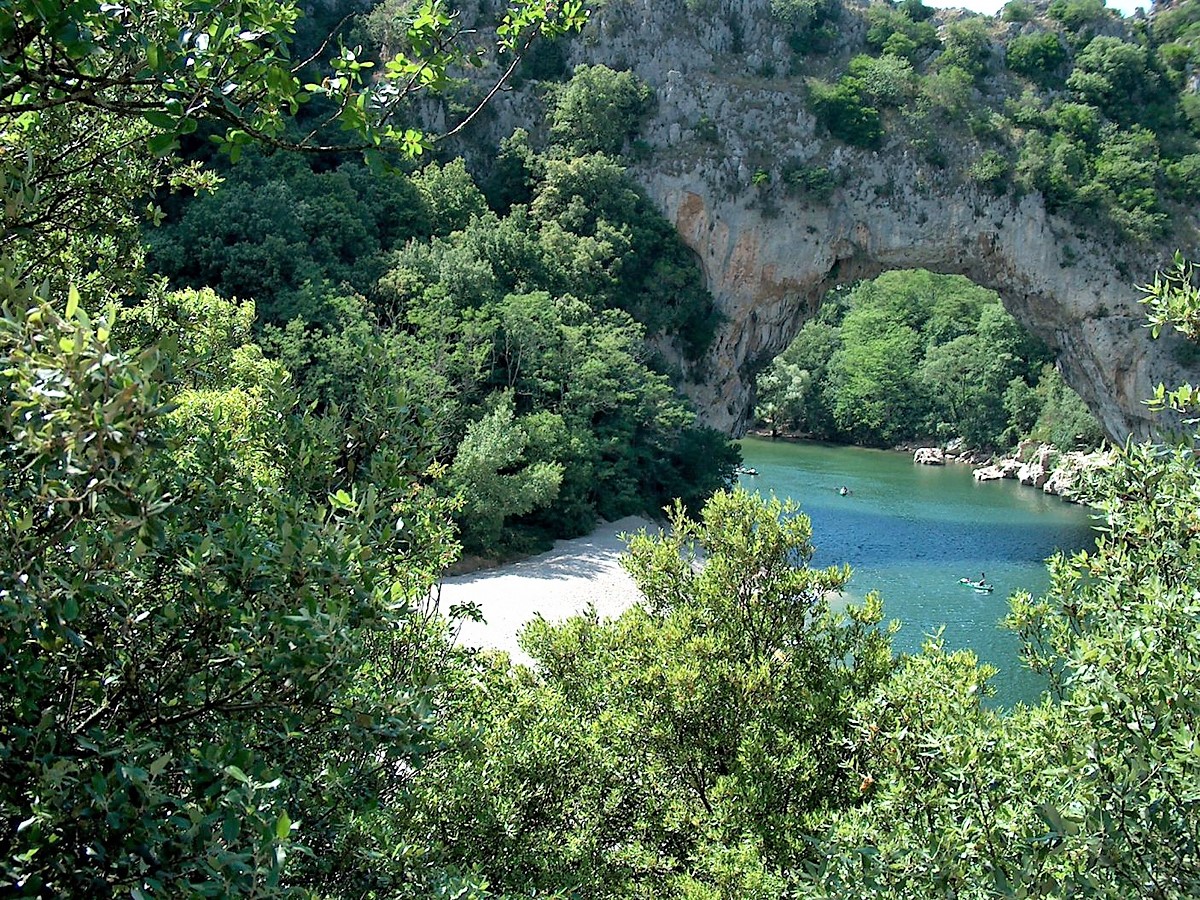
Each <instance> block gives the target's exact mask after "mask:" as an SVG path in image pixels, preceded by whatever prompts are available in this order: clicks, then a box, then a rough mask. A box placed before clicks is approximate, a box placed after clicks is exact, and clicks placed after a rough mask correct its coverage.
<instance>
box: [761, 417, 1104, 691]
mask: <svg viewBox="0 0 1200 900" xmlns="http://www.w3.org/2000/svg"><path fill="white" fill-rule="evenodd" d="M741 446H742V455H743V457H744V465H745V466H747V467H748V468H753V469H755V470H757V472H758V474H757V476H743V477H742V478H741V483H742V485H743V486H744V487H746V488H747V489H749V490H755V491H759V492H761V493H763V494H770V493H772V492H773V493H775V494H776V495H777V496H779V497H780V498H783V497H790V498H792V499H793V500H795V501H796V502H797V503H798V504H799V505H800V507H801V509H802V510H803V512H804V513H805V514H807V515H808V516H809V517H810V518H811V519H812V523H813V543H814V544H815V545H816V554H815V556H814V557H813V565H814V566H828V565H833V564H835V563H839V564H840V563H849V564H850V565H851V567H852V568H853V570H854V575H853V577H852V578H851V581H850V584H849V586H848V590H847V593H848V595H849V596H850V597H851V598H852V599H853V598H861V597H862V596H863V595H864V594H866V593H867V592H868V591H871V590H877V591H879V593H880V595H881V596H882V597H883V602H884V615H885V618H887V619H899V620H900V622H901V623H902V627H901V629H900V632H899V634H897V635H896V639H895V647H896V649H897V650H900V651H903V652H913V651H916V650H918V649H920V646H921V644H922V643H923V642H924V639H925V636H926V635H927V634H931V633H933V632H934V631H935V630H936V629H937V628H939V627H944V629H945V630H944V632H943V636H944V639H945V643H946V646H947V647H949V648H960V647H969V648H971V649H972V650H974V651H975V652H976V654H977V655H978V656H979V658H980V659H981V660H983V661H985V662H988V663H991V664H992V665H993V666H995V667H996V668H997V669H999V670H1000V671H999V674H998V675H997V676H996V677H995V679H993V685H994V687H995V688H996V698H995V702H997V703H999V704H1003V705H1010V704H1012V703H1015V702H1018V701H1034V700H1036V699H1037V697H1038V695H1039V694H1040V693H1041V690H1042V682H1041V680H1040V679H1039V678H1038V677H1037V676H1036V675H1034V674H1033V673H1032V672H1030V671H1029V670H1028V669H1026V668H1024V666H1022V665H1021V663H1020V660H1019V659H1018V656H1017V650H1018V645H1019V644H1018V641H1017V638H1016V636H1015V635H1013V634H1011V633H1010V632H1008V631H1006V630H1004V629H1003V628H1002V627H1001V624H1000V620H1001V619H1002V618H1003V617H1004V615H1005V613H1006V611H1007V602H1006V601H1007V598H1008V596H1009V595H1010V594H1011V593H1013V592H1015V591H1018V590H1027V591H1030V592H1031V593H1033V594H1034V595H1037V594H1039V593H1042V592H1043V591H1044V590H1045V589H1046V587H1047V585H1048V583H1049V578H1048V576H1047V573H1046V569H1045V565H1044V563H1043V561H1044V560H1045V558H1046V557H1048V556H1050V555H1052V554H1053V553H1054V552H1055V551H1056V550H1060V549H1061V550H1066V551H1071V550H1079V549H1082V548H1084V547H1090V546H1092V544H1093V542H1094V540H1095V531H1094V530H1093V527H1092V526H1093V520H1092V517H1091V513H1090V511H1089V510H1088V509H1087V508H1086V507H1082V506H1077V505H1075V504H1071V503H1065V502H1063V501H1062V500H1060V499H1059V498H1058V497H1052V496H1049V495H1047V494H1044V493H1043V492H1042V491H1038V490H1035V489H1033V488H1030V487H1025V486H1023V485H1019V484H1017V483H1016V482H1015V481H1000V482H996V481H993V482H986V483H979V482H976V481H975V479H974V478H973V477H972V475H971V469H970V468H969V467H967V466H957V465H951V466H919V465H915V464H914V463H913V461H912V456H911V455H910V454H907V453H896V452H890V451H883V450H865V449H862V448H858V447H841V446H830V445H826V444H816V443H807V442H805V443H793V442H788V441H770V440H766V439H761V438H746V439H744V440H743V441H742V442H741ZM843 485H844V486H845V487H847V488H848V489H849V491H850V493H849V494H848V495H846V496H842V495H841V494H840V493H839V489H840V488H841V487H842V486H843ZM980 573H986V574H987V580H988V582H989V583H991V584H993V585H995V591H994V592H993V593H991V594H980V593H976V592H975V591H973V590H971V589H970V588H968V587H966V586H964V585H961V584H959V578H962V577H964V576H966V577H971V578H978V577H979V575H980Z"/></svg>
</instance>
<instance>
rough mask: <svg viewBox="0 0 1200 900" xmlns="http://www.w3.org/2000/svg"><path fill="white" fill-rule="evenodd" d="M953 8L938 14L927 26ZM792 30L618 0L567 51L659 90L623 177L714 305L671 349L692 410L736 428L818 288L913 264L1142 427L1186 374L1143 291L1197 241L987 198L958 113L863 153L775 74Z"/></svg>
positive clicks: (849, 25) (503, 119)
mask: <svg viewBox="0 0 1200 900" xmlns="http://www.w3.org/2000/svg"><path fill="white" fill-rule="evenodd" d="M693 8H697V7H696V6H695V5H693ZM958 15H960V14H959V13H957V12H954V11H950V12H939V13H938V17H937V18H935V19H934V22H935V23H938V24H941V25H943V26H944V25H945V23H946V22H948V21H953V19H954V18H955V17H956V16H958ZM838 25H839V29H841V35H840V38H839V40H840V41H842V42H843V43H844V44H845V47H846V49H845V51H844V52H842V53H841V55H840V56H839V54H838V53H836V52H835V53H831V54H828V55H826V56H824V57H823V59H824V62H821V61H820V60H818V61H817V63H816V64H817V65H818V66H820V65H826V66H827V67H828V71H829V73H830V77H832V76H833V75H834V74H835V73H836V71H837V67H838V66H842V67H844V65H845V61H846V58H847V56H848V55H849V54H850V53H852V52H857V51H856V50H855V49H854V47H855V44H856V42H858V43H859V44H861V39H862V34H861V32H862V30H863V29H864V28H865V24H864V23H863V22H862V20H861V19H854V18H853V17H847V16H844V17H843V19H842V20H841V21H840V22H839V23H838ZM996 27H1005V26H999V25H998V23H997V26H996ZM1007 27H1011V28H1016V29H1019V28H1020V26H1019V25H1013V26H1007ZM786 36H787V33H786V31H785V30H784V29H782V28H781V27H780V25H779V24H778V22H776V21H775V20H774V19H773V18H772V17H771V15H770V11H769V8H768V4H767V0H733V2H721V3H719V4H717V3H710V4H709V5H708V6H707V7H704V9H703V10H702V11H700V12H689V9H688V6H685V4H684V2H683V0H655V2H651V0H632V2H623V0H614V2H610V3H608V4H607V5H604V6H602V7H601V8H599V9H598V10H597V11H596V12H595V13H594V15H593V18H592V21H591V22H590V24H589V25H588V26H587V29H586V30H585V33H584V34H583V35H582V36H581V38H578V39H576V40H574V41H572V42H571V45H570V49H569V51H568V55H569V61H570V63H571V64H572V65H573V64H576V63H580V62H588V63H604V64H606V65H609V66H611V67H612V68H617V69H621V68H628V69H631V70H632V71H634V72H635V73H637V75H638V76H639V77H641V78H642V79H643V80H644V81H646V82H647V83H648V84H650V85H651V86H652V87H653V88H654V89H655V91H656V93H657V99H658V102H657V106H656V110H655V112H654V113H653V115H652V117H651V118H650V120H649V121H647V122H645V123H644V124H643V126H642V128H641V129H640V131H639V138H640V139H641V141H640V142H639V144H638V145H637V147H636V152H635V153H634V154H633V158H634V160H635V161H634V162H633V163H632V164H631V171H632V173H633V174H634V175H635V177H636V178H637V179H638V180H639V181H640V182H641V184H642V185H643V186H644V188H645V190H646V191H647V192H648V194H649V195H650V197H651V198H652V199H653V200H654V201H655V202H656V203H657V204H658V205H659V207H660V208H661V209H662V210H663V212H664V213H665V215H666V216H667V217H668V218H669V219H670V220H671V221H672V222H674V223H675V225H676V227H677V228H678V230H679V233H680V235H681V236H682V238H683V240H684V241H685V242H686V243H687V244H688V245H689V246H690V247H691V248H692V249H693V250H694V251H695V253H696V255H697V257H698V259H699V262H700V265H701V266H702V267H703V271H704V273H705V276H706V278H707V282H708V285H709V287H710V289H711V291H712V293H713V295H714V297H715V299H716V302H717V304H718V305H719V308H720V310H721V312H722V313H723V315H724V321H723V323H722V325H721V327H720V329H719V332H718V335H717V338H716V340H715V342H714V344H713V346H712V349H711V351H710V353H709V354H708V357H707V358H706V359H704V360H702V361H701V362H700V363H699V364H696V365H692V366H685V365H684V363H683V362H682V360H681V359H679V358H678V354H676V361H677V362H678V363H679V365H680V368H681V370H682V371H684V372H685V384H684V388H685V390H686V391H687V392H688V393H689V395H690V396H691V397H692V398H693V399H694V401H695V402H696V404H697V405H698V407H699V409H700V410H701V415H702V417H703V418H704V420H705V421H707V422H708V423H709V424H711V425H713V426H714V427H716V428H719V429H722V430H725V431H727V432H730V433H732V434H740V433H742V432H743V431H744V429H745V428H746V426H747V424H748V420H749V416H750V415H751V412H752V410H753V381H754V376H755V373H756V372H757V371H758V370H759V369H760V368H762V367H763V366H765V365H766V364H767V363H768V362H770V360H771V359H772V358H773V357H774V356H775V355H776V354H778V353H779V352H780V351H782V350H783V349H784V348H785V347H787V345H788V344H789V342H790V341H791V340H792V338H793V337H794V336H795V334H796V332H797V331H798V329H799V328H800V326H801V325H802V324H803V323H804V321H806V320H807V318H809V317H810V316H811V315H812V314H813V313H814V312H815V311H816V309H817V308H818V307H819V305H820V303H821V300H822V297H823V296H824V294H825V293H826V292H827V291H829V290H831V289H836V288H837V287H838V286H840V285H845V284H848V283H851V282H853V281H855V280H857V279H860V278H868V277H872V276H874V275H877V274H879V273H881V272H883V271H886V270H889V269H897V268H915V267H923V268H927V269H930V270H931V271H935V272H940V273H946V274H962V275H965V276H967V277H969V278H971V279H972V280H973V281H975V282H977V283H978V284H981V285H983V286H986V287H989V288H992V289H994V290H996V291H997V292H998V293H999V294H1000V296H1001V298H1002V299H1003V302H1004V305H1005V307H1006V308H1007V309H1008V310H1009V312H1010V313H1012V314H1013V316H1014V317H1015V318H1017V319H1018V320H1019V321H1020V322H1021V323H1023V324H1024V325H1025V326H1026V327H1027V328H1029V329H1030V330H1031V331H1032V332H1033V333H1035V334H1037V335H1038V336H1040V337H1041V338H1042V339H1043V340H1044V341H1045V342H1046V343H1047V344H1048V345H1049V346H1050V347H1051V348H1052V350H1053V351H1054V352H1055V354H1056V356H1057V359H1058V364H1059V365H1060V367H1061V369H1062V371H1063V374H1064V377H1065V378H1066V380H1067V382H1068V383H1069V384H1071V385H1072V386H1073V387H1074V388H1075V389H1076V390H1077V391H1078V392H1079V393H1080V394H1081V396H1082V397H1083V399H1084V400H1085V402H1086V403H1087V404H1088V406H1089V407H1090V408H1091V409H1092V410H1093V411H1094V412H1095V414H1096V415H1097V417H1098V418H1099V419H1100V421H1101V423H1102V424H1103V426H1104V427H1105V429H1106V430H1107V431H1108V433H1109V434H1110V435H1111V436H1112V437H1114V438H1116V439H1118V440H1120V439H1123V438H1124V437H1125V436H1127V435H1129V434H1134V435H1138V436H1144V435H1147V434H1150V433H1152V432H1153V431H1154V430H1155V426H1156V420H1155V419H1154V418H1153V417H1152V416H1151V415H1150V413H1149V412H1148V410H1147V408H1146V406H1145V405H1144V403H1143V401H1144V399H1145V398H1146V397H1148V396H1149V395H1150V394H1151V393H1152V392H1153V389H1154V386H1155V385H1156V384H1158V383H1159V382H1166V383H1167V384H1174V383H1177V382H1182V381H1185V380H1187V379H1188V377H1189V372H1188V371H1186V370H1185V367H1184V366H1183V365H1182V364H1181V363H1180V362H1179V360H1180V359H1182V358H1185V357H1184V355H1183V354H1181V353H1179V349H1180V341H1179V340H1178V339H1176V338H1173V337H1170V336H1164V337H1163V338H1162V339H1160V340H1158V341H1153V340H1151V337H1150V334H1149V330H1148V329H1147V328H1145V327H1144V323H1145V315H1144V312H1143V310H1142V308H1141V307H1140V305H1139V304H1138V302H1137V297H1138V296H1139V294H1138V291H1137V290H1136V287H1135V285H1138V284H1144V283H1146V282H1148V281H1150V280H1152V278H1153V275H1154V273H1155V271H1156V270H1158V269H1159V268H1162V267H1163V266H1164V265H1165V264H1166V263H1167V262H1168V261H1169V259H1170V255H1171V253H1172V252H1173V251H1174V250H1175V249H1176V247H1177V246H1178V245H1180V244H1182V245H1184V246H1183V249H1184V250H1185V252H1186V251H1187V250H1188V249H1190V248H1189V245H1190V244H1193V243H1194V241H1193V240H1192V239H1191V238H1190V237H1187V236H1185V237H1176V238H1175V239H1173V242H1172V243H1171V244H1170V245H1168V246H1161V247H1155V248H1148V247H1144V246H1143V247H1138V246H1135V245H1132V244H1130V243H1128V242H1125V241H1121V240H1119V239H1118V238H1116V237H1115V236H1113V235H1112V234H1111V233H1108V234H1106V233H1105V231H1104V230H1103V229H1101V228H1089V227H1088V226H1087V225H1086V224H1083V225H1081V224H1080V223H1079V222H1078V220H1076V221H1068V220H1067V219H1065V218H1061V217H1058V216H1055V215H1052V214H1051V213H1049V212H1048V211H1047V209H1046V206H1045V203H1044V202H1043V199H1042V197H1041V195H1040V194H1038V193H1036V192H1032V193H1024V194H1023V195H1019V194H1017V193H1016V192H1014V191H1012V190H1009V191H1007V192H1006V193H1002V194H1000V195H997V194H996V193H994V192H993V191H992V190H989V189H988V188H987V187H985V186H982V185H980V184H979V183H978V182H977V181H975V180H972V179H971V178H970V177H968V171H969V169H970V166H971V164H972V163H973V162H974V161H975V160H976V159H977V158H978V157H979V155H980V154H981V153H982V152H983V147H982V145H980V144H978V143H977V142H975V141H974V139H973V138H972V137H971V133H970V132H969V131H968V130H967V129H966V128H965V127H959V128H954V127H952V125H953V123H949V126H950V127H947V129H946V132H945V134H944V135H938V136H936V138H935V139H936V140H937V141H939V142H940V145H939V146H938V148H937V152H936V153H930V152H928V146H929V138H930V136H929V135H923V136H922V137H923V138H924V139H925V140H924V141H923V143H922V146H923V147H924V148H926V149H925V150H923V151H921V152H918V150H917V149H916V146H915V144H914V141H913V137H914V135H913V134H911V132H909V133H906V132H905V131H904V129H903V127H894V126H893V123H891V122H889V123H888V127H887V129H886V130H885V136H884V139H883V142H882V145H881V146H880V147H879V148H878V149H874V150H866V149H860V148H856V147H852V146H849V145H847V144H845V143H843V142H841V141H838V140H836V139H834V138H832V137H830V136H829V135H828V133H825V132H824V129H822V128H821V127H820V126H818V124H817V122H816V120H815V118H814V116H813V115H812V113H811V112H810V111H809V110H808V109H807V108H806V104H805V86H804V84H805V83H804V78H803V77H801V76H798V75H789V74H786V73H787V72H788V58H789V56H790V52H791V51H789V48H788V46H787V43H786ZM860 49H861V48H860ZM1000 69H1003V66H1002V65H1001V66H1000ZM810 71H811V70H810ZM781 72H782V73H785V74H779V73H781ZM539 115H540V116H541V117H542V119H544V116H545V113H544V112H542V111H539V109H538V100H537V99H536V96H535V94H534V93H532V92H528V91H526V92H515V93H514V94H512V95H510V96H509V97H508V98H507V100H506V101H505V103H503V104H502V105H501V107H500V115H499V117H498V122H497V124H498V126H499V127H500V128H501V129H503V128H508V127H510V126H511V125H513V124H526V123H529V122H531V121H537V117H538V116H539ZM931 159H932V160H933V161H931ZM785 161H788V163H789V164H791V165H793V166H795V165H805V166H811V167H821V168H824V169H826V170H827V171H828V173H829V176H830V180H831V183H832V184H833V189H832V191H831V192H822V193H821V194H819V195H817V194H814V193H813V192H805V191H803V190H801V191H791V190H789V189H788V186H787V185H786V184H785V183H784V179H783V178H782V177H781V166H782V165H783V164H784V162H785ZM1177 233H1179V229H1177ZM1194 233H1195V232H1194V230H1188V231H1187V235H1194ZM664 350H665V351H666V352H667V353H668V354H670V352H671V351H670V348H664ZM1191 377H1192V379H1193V380H1194V379H1195V374H1194V373H1192V375H1191Z"/></svg>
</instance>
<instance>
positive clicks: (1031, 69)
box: [1004, 31, 1067, 83]
mask: <svg viewBox="0 0 1200 900" xmlns="http://www.w3.org/2000/svg"><path fill="white" fill-rule="evenodd" d="M1066 58H1067V51H1066V48H1065V47H1063V45H1062V43H1061V42H1060V41H1059V39H1058V35H1057V34H1055V33H1054V32H1051V31H1043V32H1041V33H1040V34H1022V35H1018V36H1017V37H1015V38H1013V39H1012V40H1011V41H1009V42H1008V49H1007V50H1006V51H1005V54H1004V61H1005V63H1006V64H1007V65H1008V67H1009V68H1010V69H1012V70H1013V71H1014V72H1016V73H1017V74H1018V75H1024V76H1026V77H1027V78H1032V79H1033V80H1034V81H1037V82H1039V83H1045V82H1046V81H1047V80H1049V78H1050V76H1051V75H1052V74H1053V73H1054V71H1055V70H1056V69H1057V68H1058V67H1059V66H1061V65H1062V64H1063V62H1065V61H1066Z"/></svg>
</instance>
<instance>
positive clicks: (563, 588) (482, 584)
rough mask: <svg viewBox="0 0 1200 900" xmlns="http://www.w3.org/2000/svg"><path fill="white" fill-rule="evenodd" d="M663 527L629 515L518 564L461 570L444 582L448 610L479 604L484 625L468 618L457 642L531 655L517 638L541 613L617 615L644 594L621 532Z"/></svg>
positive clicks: (553, 616) (521, 657) (520, 658)
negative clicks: (629, 567)
mask: <svg viewBox="0 0 1200 900" xmlns="http://www.w3.org/2000/svg"><path fill="white" fill-rule="evenodd" d="M643 528H645V529H646V530H647V531H650V532H653V531H657V530H658V526H657V525H654V524H653V523H651V522H650V521H649V520H647V519H643V518H640V517H638V516H627V517H626V518H624V519H620V520H618V521H616V522H609V523H607V524H604V525H601V526H600V527H599V528H597V529H596V530H595V531H593V532H592V533H591V534H589V535H587V536H586V537H581V538H575V539H573V540H569V541H558V542H557V543H555V545H554V549H552V550H550V551H548V552H546V553H543V554H541V555H540V556H532V557H530V558H529V559H522V560H519V561H518V562H514V563H509V564H508V565H504V566H499V567H497V568H495V569H485V570H483V571H479V572H472V573H471V574H469V575H456V576H453V577H451V578H445V579H443V581H442V597H441V601H442V609H449V608H450V607H451V606H452V605H454V604H456V603H467V602H471V601H474V602H475V603H478V604H479V606H480V608H481V609H482V610H483V617H484V619H486V622H484V623H476V622H464V623H463V626H462V630H461V632H460V633H459V643H461V644H463V645H464V646H468V647H489V648H494V649H497V650H505V651H507V652H508V653H510V654H512V659H513V662H519V663H529V662H530V659H529V657H528V656H527V655H526V654H525V652H524V651H523V650H521V648H520V647H519V646H518V645H517V635H518V634H519V633H520V631H521V629H522V628H523V627H524V626H525V623H526V622H528V621H529V620H530V619H532V618H533V617H534V616H535V615H537V614H538V613H541V614H542V616H543V617H544V618H546V619H548V620H550V621H552V622H554V621H559V620H562V619H566V618H568V617H569V616H572V615H574V614H576V613H580V612H583V611H584V610H586V609H587V607H588V605H589V604H590V605H592V606H595V607H596V612H597V613H599V614H600V617H601V618H602V619H604V618H611V617H614V616H617V615H620V613H621V612H622V611H623V610H625V609H627V608H628V607H629V606H630V605H632V604H633V603H635V602H637V601H638V600H640V599H641V597H642V595H641V592H640V591H639V590H638V589H637V586H636V585H635V584H634V583H633V579H632V578H630V577H629V575H628V574H627V573H626V572H625V570H624V569H622V568H621V566H620V563H619V559H620V557H621V554H622V553H624V552H625V542H624V541H623V540H621V539H620V538H619V537H618V535H621V534H636V533H637V532H638V531H640V530H641V529H643Z"/></svg>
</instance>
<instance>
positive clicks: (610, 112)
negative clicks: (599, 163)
mask: <svg viewBox="0 0 1200 900" xmlns="http://www.w3.org/2000/svg"><path fill="white" fill-rule="evenodd" d="M653 96H654V94H653V92H652V91H651V89H650V87H649V86H648V85H646V84H645V83H644V82H642V81H641V80H640V79H639V78H638V77H637V76H636V75H634V74H633V73H632V72H616V71H613V70H612V69H610V68H609V67H608V66H604V65H594V66H588V65H581V66H577V67H576V69H575V74H574V75H572V76H571V80H570V81H568V82H567V83H566V85H564V86H563V87H562V88H561V90H560V91H559V92H558V94H557V96H556V97H555V101H554V111H553V112H552V113H551V115H550V136H551V137H552V138H553V139H554V140H555V141H556V142H558V143H560V144H562V145H563V146H565V147H569V148H570V149H571V150H572V152H574V153H576V154H584V153H606V154H608V155H609V156H617V155H618V154H620V152H621V149H622V148H623V147H624V146H625V141H626V140H628V139H629V138H630V137H632V136H633V134H634V132H635V131H636V130H637V127H638V125H639V124H640V122H641V119H642V117H643V115H644V114H645V113H647V112H648V111H649V108H650V102H651V100H652V99H653Z"/></svg>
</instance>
